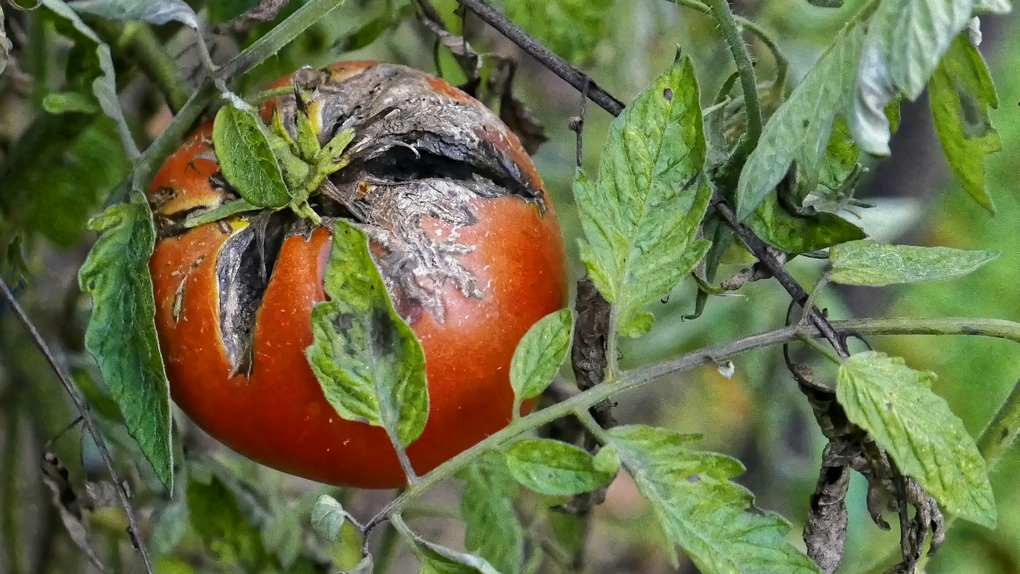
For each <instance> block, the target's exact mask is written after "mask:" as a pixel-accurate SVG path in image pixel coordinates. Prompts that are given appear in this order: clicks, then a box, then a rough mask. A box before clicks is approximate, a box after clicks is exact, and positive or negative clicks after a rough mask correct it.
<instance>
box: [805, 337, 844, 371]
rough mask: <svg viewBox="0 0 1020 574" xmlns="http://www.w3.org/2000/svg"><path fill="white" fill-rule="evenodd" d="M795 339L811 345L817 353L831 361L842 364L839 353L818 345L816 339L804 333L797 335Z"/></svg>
mask: <svg viewBox="0 0 1020 574" xmlns="http://www.w3.org/2000/svg"><path fill="white" fill-rule="evenodd" d="M797 340H798V341H800V342H801V343H804V344H805V345H807V346H808V347H811V349H812V350H814V351H816V352H817V353H818V354H820V355H822V356H823V357H825V358H826V359H829V360H830V361H832V362H833V363H835V364H837V365H842V364H843V361H842V360H841V359H840V358H839V355H837V354H835V353H833V352H832V351H830V350H829V349H826V348H825V347H823V346H822V345H819V344H818V341H815V340H814V339H812V338H811V337H808V336H806V335H798V336H797Z"/></svg>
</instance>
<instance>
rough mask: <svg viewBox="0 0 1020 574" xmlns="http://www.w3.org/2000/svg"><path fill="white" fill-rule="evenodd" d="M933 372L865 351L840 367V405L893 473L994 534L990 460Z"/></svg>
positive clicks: (950, 509)
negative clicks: (936, 385) (938, 389)
mask: <svg viewBox="0 0 1020 574" xmlns="http://www.w3.org/2000/svg"><path fill="white" fill-rule="evenodd" d="M932 379H934V374H932V373H921V372H918V371H915V370H913V369H911V368H910V367H907V366H906V365H905V364H904V362H903V359H901V358H899V357H889V356H887V355H886V354H884V353H877V352H874V351H867V352H864V353H857V354H855V355H853V356H851V357H850V358H849V359H847V360H846V362H844V363H843V364H842V365H841V366H840V368H839V377H838V379H837V382H836V399H837V400H838V401H839V404H840V405H841V406H842V407H843V410H845V411H846V415H847V418H848V419H849V420H850V422H852V423H854V424H855V425H857V426H859V427H861V428H862V429H864V430H866V431H868V434H870V435H871V437H872V438H874V439H875V442H876V443H877V444H878V445H879V446H881V447H882V448H884V449H885V450H886V451H887V452H888V453H889V456H890V457H892V459H893V461H895V462H896V466H897V467H898V468H899V469H900V471H901V472H902V473H903V474H904V475H905V476H909V477H910V478H913V479H914V480H916V481H917V483H918V484H919V485H921V487H922V488H923V489H924V490H925V491H926V492H927V493H928V494H930V495H931V496H932V497H934V498H935V500H937V501H938V502H939V504H941V505H942V506H943V507H944V508H945V509H946V510H947V511H948V512H949V513H950V514H954V515H957V516H959V517H960V518H965V519H967V520H970V521H973V522H976V523H978V524H981V525H983V526H987V527H989V528H992V527H994V526H995V521H996V509H995V501H994V498H993V494H992V487H991V485H989V483H988V472H987V470H986V468H985V461H984V459H982V458H981V454H980V453H979V452H978V449H977V446H976V445H975V444H974V440H973V439H972V438H971V437H970V435H969V434H967V430H966V429H965V428H964V426H963V421H961V420H960V419H959V418H958V417H957V416H956V415H954V414H953V412H952V411H951V410H949V405H948V404H947V403H946V401H945V399H943V398H942V397H940V396H938V395H936V394H935V393H933V392H932V391H931V381H932Z"/></svg>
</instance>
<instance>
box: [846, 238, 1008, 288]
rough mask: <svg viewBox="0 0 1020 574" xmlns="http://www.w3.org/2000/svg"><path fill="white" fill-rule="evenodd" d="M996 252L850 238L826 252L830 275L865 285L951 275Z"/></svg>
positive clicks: (969, 269)
mask: <svg viewBox="0 0 1020 574" xmlns="http://www.w3.org/2000/svg"><path fill="white" fill-rule="evenodd" d="M998 256H999V253H998V252H997V251H980V250H974V251H966V250H963V249H953V248H950V247H917V246H913V245H889V244H885V243H875V242H874V241H871V240H866V241H853V242H850V243H844V244H843V245H837V246H836V247H833V248H832V250H831V251H830V252H829V263H830V264H831V265H832V273H831V275H830V277H831V279H832V280H833V281H835V282H837V283H843V284H844V285H864V286H867V287H881V286H884V285H893V284H897V283H916V282H918V281H935V280H940V279H954V278H956V277H962V276H964V275H967V274H968V273H971V272H972V271H974V270H975V269H977V268H978V267H981V266H982V265H984V264H985V263H988V262H989V261H991V260H993V259H995V258H996V257H998Z"/></svg>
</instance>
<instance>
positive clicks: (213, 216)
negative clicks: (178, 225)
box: [184, 199, 262, 229]
mask: <svg viewBox="0 0 1020 574" xmlns="http://www.w3.org/2000/svg"><path fill="white" fill-rule="evenodd" d="M260 209H262V208H261V207H257V206H254V205H252V204H250V203H248V202H247V201H245V200H243V199H235V200H232V201H228V202H226V203H224V204H223V205H220V206H219V207H214V208H213V209H210V210H209V211H203V212H202V213H196V214H194V215H189V216H188V217H187V219H185V220H184V227H186V228H188V229H190V228H192V227H198V226H199V225H205V224H206V223H212V222H214V221H219V220H221V219H226V218H228V217H231V216H234V215H237V214H238V213H246V212H249V211H258V210H260Z"/></svg>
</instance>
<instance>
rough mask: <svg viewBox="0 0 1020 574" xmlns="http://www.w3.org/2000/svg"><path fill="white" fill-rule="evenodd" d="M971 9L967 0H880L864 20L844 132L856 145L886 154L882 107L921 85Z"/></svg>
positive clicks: (912, 95) (970, 0) (910, 95)
mask: <svg viewBox="0 0 1020 574" xmlns="http://www.w3.org/2000/svg"><path fill="white" fill-rule="evenodd" d="M973 12H974V2H973V0H900V1H897V2H880V3H879V4H878V7H877V9H876V10H875V12H874V14H872V16H871V18H870V20H869V22H868V33H867V37H866V38H865V39H864V46H863V49H862V52H861V57H860V62H859V64H858V67H857V86H856V90H855V93H854V94H853V96H854V97H853V99H852V100H851V102H852V107H853V110H852V113H851V114H850V117H849V118H848V122H849V124H850V131H851V133H853V135H854V140H855V141H856V142H857V145H859V146H860V147H861V149H862V150H864V151H866V152H868V153H870V154H873V155H877V156H882V157H884V156H887V155H889V138H890V136H891V132H890V130H889V120H888V118H887V117H886V115H885V113H884V110H885V107H886V106H887V105H888V104H889V102H891V101H892V100H893V99H894V98H896V97H898V96H900V95H902V96H904V97H906V98H907V99H909V100H915V99H917V97H918V96H919V95H921V91H922V90H924V87H925V85H927V83H928V78H930V77H931V74H932V72H933V71H935V67H936V66H937V65H938V63H939V60H941V59H942V55H943V54H945V52H946V50H948V49H949V45H950V44H951V43H952V41H953V38H955V37H956V35H957V34H959V33H960V32H962V31H963V29H964V28H966V27H967V24H968V23H969V22H970V19H971V17H972V16H973Z"/></svg>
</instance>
